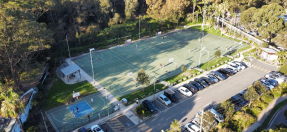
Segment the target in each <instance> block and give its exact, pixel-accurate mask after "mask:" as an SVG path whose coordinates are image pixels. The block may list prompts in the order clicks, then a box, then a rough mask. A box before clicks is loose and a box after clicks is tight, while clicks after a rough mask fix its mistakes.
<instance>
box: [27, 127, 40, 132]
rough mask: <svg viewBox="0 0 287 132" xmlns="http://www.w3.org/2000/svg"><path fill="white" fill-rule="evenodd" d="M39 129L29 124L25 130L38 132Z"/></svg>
mask: <svg viewBox="0 0 287 132" xmlns="http://www.w3.org/2000/svg"><path fill="white" fill-rule="evenodd" d="M38 131H40V129H39V128H38V127H36V126H31V127H29V128H28V130H27V132H38Z"/></svg>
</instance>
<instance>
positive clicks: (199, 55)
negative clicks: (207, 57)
mask: <svg viewBox="0 0 287 132" xmlns="http://www.w3.org/2000/svg"><path fill="white" fill-rule="evenodd" d="M202 33H203V30H202ZM202 39H203V34H202V37H201V45H200V47H201V48H200V55H199V64H198V65H199V66H200V59H201V51H202V43H203V40H202Z"/></svg>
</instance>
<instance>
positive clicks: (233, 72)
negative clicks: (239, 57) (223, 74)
mask: <svg viewBox="0 0 287 132" xmlns="http://www.w3.org/2000/svg"><path fill="white" fill-rule="evenodd" d="M225 70H228V71H230V72H232V74H233V75H234V74H236V71H234V69H231V68H225Z"/></svg>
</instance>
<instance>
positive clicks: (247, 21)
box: [239, 7, 258, 31]
mask: <svg viewBox="0 0 287 132" xmlns="http://www.w3.org/2000/svg"><path fill="white" fill-rule="evenodd" d="M256 12H258V10H257V9H256V8H255V7H251V8H249V9H247V10H244V11H243V12H242V13H241V14H240V16H239V17H240V22H239V24H241V25H243V26H244V27H245V28H246V29H247V30H249V31H250V30H252V29H253V19H252V18H253V16H254V14H256Z"/></svg>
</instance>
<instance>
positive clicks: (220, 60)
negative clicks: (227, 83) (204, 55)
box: [200, 57, 231, 71]
mask: <svg viewBox="0 0 287 132" xmlns="http://www.w3.org/2000/svg"><path fill="white" fill-rule="evenodd" d="M229 59H231V58H229V57H219V58H216V59H213V60H211V61H209V62H206V63H204V64H202V65H201V66H200V69H203V70H205V71H207V70H211V69H212V66H215V67H217V66H216V65H217V64H220V63H224V62H225V61H228V60H229ZM220 65H221V64H220ZM215 67H214V68H215ZM208 68H209V69H208Z"/></svg>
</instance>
